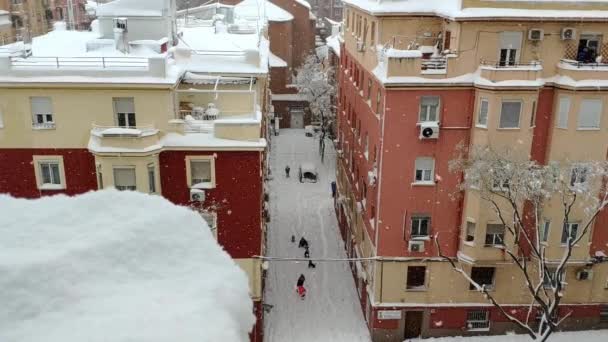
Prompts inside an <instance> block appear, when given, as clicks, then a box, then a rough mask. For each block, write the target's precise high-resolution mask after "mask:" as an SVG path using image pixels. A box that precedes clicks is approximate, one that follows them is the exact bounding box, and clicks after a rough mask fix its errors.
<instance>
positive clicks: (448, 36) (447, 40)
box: [443, 31, 452, 50]
mask: <svg viewBox="0 0 608 342" xmlns="http://www.w3.org/2000/svg"><path fill="white" fill-rule="evenodd" d="M451 39H452V32H450V31H445V39H444V40H443V49H444V50H449V49H450V40H451Z"/></svg>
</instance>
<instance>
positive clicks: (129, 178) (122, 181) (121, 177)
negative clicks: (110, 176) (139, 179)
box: [114, 168, 136, 190]
mask: <svg viewBox="0 0 608 342" xmlns="http://www.w3.org/2000/svg"><path fill="white" fill-rule="evenodd" d="M114 185H115V187H116V188H117V189H119V190H135V189H136V183H135V168H117V169H114Z"/></svg>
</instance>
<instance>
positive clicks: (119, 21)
mask: <svg viewBox="0 0 608 342" xmlns="http://www.w3.org/2000/svg"><path fill="white" fill-rule="evenodd" d="M114 28H116V29H120V30H122V31H123V32H127V28H128V27H127V18H114Z"/></svg>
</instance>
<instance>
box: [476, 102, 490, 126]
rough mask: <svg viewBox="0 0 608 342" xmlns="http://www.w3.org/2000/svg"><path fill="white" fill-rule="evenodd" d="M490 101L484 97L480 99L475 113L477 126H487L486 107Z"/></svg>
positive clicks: (487, 107)
mask: <svg viewBox="0 0 608 342" xmlns="http://www.w3.org/2000/svg"><path fill="white" fill-rule="evenodd" d="M489 105H490V103H489V102H488V100H486V99H481V101H480V102H479V113H477V126H482V127H487V126H488V109H489Z"/></svg>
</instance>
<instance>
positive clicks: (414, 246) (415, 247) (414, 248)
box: [408, 241, 424, 253]
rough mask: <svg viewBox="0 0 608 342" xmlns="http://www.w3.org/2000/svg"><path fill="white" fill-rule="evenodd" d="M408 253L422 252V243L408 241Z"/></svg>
mask: <svg viewBox="0 0 608 342" xmlns="http://www.w3.org/2000/svg"><path fill="white" fill-rule="evenodd" d="M408 251H410V252H416V253H422V252H424V241H410V242H409V244H408Z"/></svg>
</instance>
